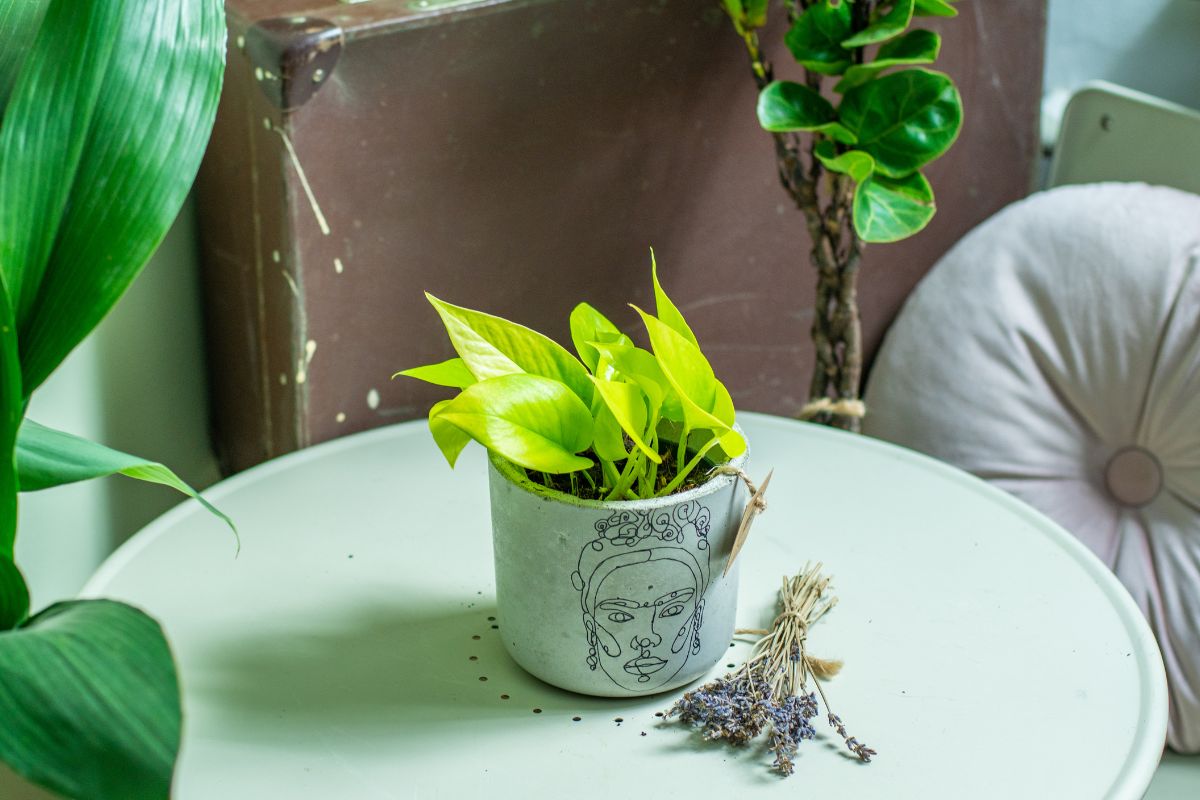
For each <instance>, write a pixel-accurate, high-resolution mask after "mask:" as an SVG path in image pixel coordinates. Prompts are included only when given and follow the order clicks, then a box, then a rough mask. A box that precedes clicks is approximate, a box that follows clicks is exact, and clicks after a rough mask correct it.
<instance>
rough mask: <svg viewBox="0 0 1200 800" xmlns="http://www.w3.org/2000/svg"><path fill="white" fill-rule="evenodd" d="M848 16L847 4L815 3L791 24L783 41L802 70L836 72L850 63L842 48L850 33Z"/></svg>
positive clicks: (848, 54) (824, 73)
mask: <svg viewBox="0 0 1200 800" xmlns="http://www.w3.org/2000/svg"><path fill="white" fill-rule="evenodd" d="M850 18H851V12H850V4H849V3H839V4H837V5H836V6H835V5H830V4H829V3H824V2H822V3H815V4H813V5H811V6H809V8H808V10H807V11H805V12H804V13H803V14H801V15H800V17H799V18H797V19H796V21H795V22H794V23H792V27H791V29H789V30H788V32H787V35H786V36H785V37H784V42H785V43H786V44H787V47H788V50H790V51H791V52H792V56H793V57H794V58H795V59H796V60H797V61H798V62H800V64H801V65H802V66H804V67H805V68H806V69H809V70H812V71H813V72H819V73H821V74H823V75H839V74H841V73H842V72H843V71H844V70H845V69H846V67H848V66H850V58H851V53H850V51H849V50H847V49H846V48H844V47H842V40H843V39H845V38H846V37H847V36H849V35H850V29H851V22H850Z"/></svg>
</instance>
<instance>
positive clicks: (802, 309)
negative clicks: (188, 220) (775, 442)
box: [198, 0, 1045, 471]
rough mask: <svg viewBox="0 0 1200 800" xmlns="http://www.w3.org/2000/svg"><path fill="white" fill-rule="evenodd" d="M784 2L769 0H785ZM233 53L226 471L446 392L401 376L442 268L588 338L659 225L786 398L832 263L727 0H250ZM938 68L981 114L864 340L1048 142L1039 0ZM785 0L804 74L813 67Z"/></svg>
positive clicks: (225, 284)
mask: <svg viewBox="0 0 1200 800" xmlns="http://www.w3.org/2000/svg"><path fill="white" fill-rule="evenodd" d="M773 5H774V4H773ZM227 7H228V11H229V18H230V29H231V33H230V52H229V70H228V74H227V78H226V85H225V93H224V97H223V98H222V103H221V109H220V114H219V117H218V120H217V126H216V130H215V132H214V134H213V140H212V145H211V147H210V149H209V153H208V157H207V159H206V161H205V164H204V168H203V170H202V172H201V176H200V180H199V185H198V192H199V201H200V202H199V208H200V222H201V228H202V252H203V260H204V285H205V295H206V321H207V326H206V327H207V338H208V354H209V363H210V379H211V387H212V400H213V416H214V430H215V437H216V444H217V450H218V453H219V455H220V457H221V460H222V463H223V466H224V468H225V470H226V471H237V470H240V469H243V468H245V467H248V466H251V465H253V464H256V463H258V462H260V461H263V460H264V459H267V458H270V457H272V456H276V455H279V454H281V453H285V452H288V451H291V450H295V449H297V448H300V447H304V446H306V445H309V444H313V443H316V442H320V441H323V440H326V439H330V438H333V437H336V436H340V435H343V434H346V433H350V432H352V431H358V430H363V429H366V428H370V427H373V426H376V425H381V424H384V423H388V422H395V421H399V420H403V419H408V418H412V417H418V416H421V415H423V414H424V413H425V412H426V410H427V408H428V406H429V405H430V404H431V403H432V402H433V401H434V400H435V399H438V398H439V397H442V396H445V393H444V392H440V391H438V390H437V389H436V388H433V387H427V386H424V385H422V384H419V383H417V382H416V381H411V380H404V379H398V380H396V381H391V380H389V376H390V375H391V374H392V373H393V372H395V371H396V370H398V369H402V368H404V367H409V366H414V365H417V364H423V363H427V362H432V361H437V360H441V359H443V358H447V357H449V355H450V350H449V346H448V344H447V342H446V338H445V336H444V334H443V333H442V331H441V328H440V325H439V323H438V320H437V317H436V315H435V314H434V312H433V310H432V309H431V308H430V307H429V306H428V304H427V303H426V301H425V299H424V296H423V294H422V292H423V291H424V290H428V291H430V292H432V293H434V294H436V295H438V296H440V297H442V298H444V299H446V300H449V301H452V302H455V303H459V304H462V305H467V306H471V307H475V308H480V309H484V310H487V311H490V312H493V313H497V314H500V315H503V316H507V317H509V318H511V319H514V320H517V321H520V322H522V323H524V324H527V325H529V326H531V327H534V328H536V329H538V330H541V331H544V332H546V333H548V334H550V335H552V336H554V337H556V338H558V339H560V340H561V341H567V315H568V314H569V312H570V310H571V308H572V306H573V305H574V304H575V303H576V302H578V301H579V300H587V301H589V302H591V303H592V304H593V305H595V306H597V307H599V308H600V309H601V310H602V311H604V312H606V313H607V314H609V315H610V316H611V317H612V318H613V319H614V321H616V322H617V323H618V324H619V325H622V326H624V327H627V328H628V329H630V330H636V329H638V328H639V327H640V326H639V325H635V319H636V317H635V315H634V314H633V312H632V311H630V310H629V309H628V308H627V307H626V305H625V304H626V303H627V302H628V301H635V302H638V303H639V304H646V303H649V302H651V297H650V276H649V257H648V248H649V247H650V246H653V247H654V248H655V251H656V253H657V255H658V260H659V265H660V270H661V275H662V278H663V281H664V283H665V284H666V286H667V288H668V290H669V291H670V292H671V293H672V294H673V295H674V297H675V299H676V301H677V302H678V303H679V305H680V306H681V307H682V308H683V310H684V312H685V313H686V314H688V315H689V319H690V320H691V322H692V324H693V327H694V328H695V329H696V331H697V334H698V336H699V337H700V340H701V344H702V345H703V346H704V348H705V350H706V351H707V352H708V354H709V355H710V357H711V359H712V361H713V362H714V366H715V367H716V369H717V372H718V375H720V376H721V377H722V378H723V379H724V380H725V381H726V383H727V384H728V385H729V387H730V390H731V392H732V394H733V397H734V400H735V402H736V403H737V405H738V407H739V408H742V409H750V410H761V411H770V412H777V413H781V414H791V413H795V411H796V410H797V409H798V408H799V407H800V405H802V403H803V402H804V400H805V399H806V398H805V391H806V387H807V384H808V377H809V375H808V373H809V370H810V369H811V364H812V356H811V352H810V346H809V333H808V328H809V324H810V320H811V317H812V287H813V284H814V280H815V279H814V276H813V271H812V269H811V267H810V266H809V263H808V255H807V250H808V242H807V238H806V235H805V233H804V225H803V222H802V219H801V217H800V214H799V212H798V211H796V210H795V209H794V208H792V207H790V206H789V204H788V201H787V198H786V196H785V194H784V192H783V190H782V189H781V188H780V187H779V186H778V183H777V179H776V176H775V166H774V161H773V155H772V144H771V140H770V137H769V136H768V135H767V134H766V133H764V132H763V131H761V130H760V129H759V127H758V125H757V122H756V121H755V116H754V106H755V89H754V84H753V81H752V80H751V78H750V76H749V73H748V67H747V64H746V58H745V54H744V52H743V51H742V49H741V46H740V43H739V41H738V40H737V38H736V36H735V35H734V34H733V32H732V30H731V29H730V26H729V23H728V21H727V20H726V19H725V18H724V16H723V15H722V13H721V11H720V9H719V6H718V0H478V1H476V2H462V1H461V0H460V1H459V2H446V0H413V1H412V2H409V1H408V0H373V1H371V2H362V3H354V4H345V3H343V4H333V3H331V2H330V1H329V0H324V2H323V3H322V2H321V0H228V3H227ZM960 8H961V11H962V13H961V14H960V16H959V17H958V18H957V19H952V20H946V21H942V20H930V21H928V24H929V25H930V26H932V27H936V28H938V29H940V30H942V32H943V33H944V35H945V44H944V46H943V54H942V57H941V59H940V61H939V67H940V68H941V69H944V70H946V71H948V72H950V73H951V74H952V75H953V76H954V77H955V79H956V80H957V81H958V83H959V85H960V87H961V89H962V93H963V100H964V104H965V107H966V124H965V127H964V130H963V134H962V139H961V140H960V141H959V143H958V144H957V145H956V146H955V147H954V149H953V150H952V151H951V152H950V153H949V155H947V156H946V157H944V158H943V159H942V160H940V161H939V162H937V164H936V165H934V167H933V169H932V170H931V175H930V177H931V180H932V182H933V185H934V188H935V190H936V192H937V196H938V204H939V208H940V212H939V214H938V216H937V217H936V219H935V220H934V222H933V223H932V225H931V226H930V227H929V229H928V230H926V231H925V232H923V233H922V234H921V235H919V236H918V237H916V238H915V239H913V240H910V241H908V242H905V243H903V244H900V245H893V246H875V247H871V248H869V249H868V252H867V256H866V260H865V267H864V270H863V274H862V290H861V305H862V311H863V320H864V326H865V341H866V343H867V350H868V355H869V354H870V353H871V352H873V351H874V348H875V346H876V345H877V344H878V342H879V339H880V337H881V335H882V333H883V331H884V329H885V327H886V325H887V324H888V322H889V321H890V319H891V318H892V316H893V314H894V313H895V312H896V310H897V309H898V307H899V305H900V303H901V302H902V300H903V298H904V297H905V295H906V294H907V293H908V291H909V290H910V289H911V287H912V286H913V284H914V283H915V282H916V281H917V280H918V279H919V278H920V276H921V275H922V274H924V272H925V271H926V270H927V269H928V268H929V267H930V266H931V265H932V264H933V263H934V261H935V260H936V259H937V258H938V257H939V256H940V255H941V254H942V253H943V252H944V251H945V250H946V249H947V248H948V247H949V246H950V245H951V244H952V243H953V242H955V241H956V240H957V239H958V238H959V237H960V236H961V235H962V234H964V233H965V232H966V231H967V230H968V229H969V228H971V227H972V226H973V225H975V224H976V223H978V222H979V221H981V220H982V219H984V218H985V217H987V216H988V215H990V214H992V213H993V212H994V211H996V210H997V209H999V208H1000V207H1001V206H1003V205H1005V204H1006V203H1009V202H1011V201H1012V200H1015V199H1017V198H1019V197H1022V196H1024V195H1025V194H1026V193H1027V192H1028V190H1029V188H1030V186H1031V183H1032V176H1033V173H1034V167H1035V160H1036V158H1037V143H1036V118H1037V109H1038V99H1039V93H1040V86H1041V73H1042V41H1043V30H1044V26H1045V14H1044V7H1043V0H1006V2H995V1H994V0H965V2H963V3H961V4H960ZM782 16H783V15H782V14H781V13H779V12H776V14H775V17H776V23H775V25H774V28H775V30H774V31H773V32H770V33H768V34H767V35H766V37H765V38H766V40H768V41H769V42H770V43H771V50H772V51H773V53H774V60H775V62H776V65H777V71H778V73H779V75H780V77H787V76H788V75H790V74H794V73H795V70H794V69H793V67H794V64H791V63H790V57H788V56H787V54H786V52H785V51H784V50H783V48H782V46H781V39H782V36H781V35H780V29H779V22H782V20H781V19H780V18H781V17H782Z"/></svg>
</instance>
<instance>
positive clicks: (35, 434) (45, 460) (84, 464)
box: [17, 419, 237, 535]
mask: <svg viewBox="0 0 1200 800" xmlns="http://www.w3.org/2000/svg"><path fill="white" fill-rule="evenodd" d="M117 473H120V474H121V475H125V476H128V477H130V478H136V479H137V480H140V481H147V482H149V483H158V484H161V485H163V486H169V487H170V488H172V489H175V490H176V491H179V492H182V493H183V494H185V495H187V496H188V497H191V498H194V499H196V500H199V501H200V504H201V505H202V506H204V507H205V508H206V509H208V510H209V511H210V512H211V513H213V514H214V515H216V516H217V517H220V518H221V519H222V520H224V522H225V524H226V525H228V526H229V529H230V530H232V531H233V532H234V535H236V534H237V527H235V526H234V524H233V521H232V520H231V519H229V517H227V516H225V515H224V514H222V513H221V512H220V511H218V510H217V509H216V508H214V507H213V505H212V504H211V503H209V502H208V501H207V500H205V499H204V498H203V497H201V496H200V494H199V493H198V492H197V491H196V490H195V489H193V488H192V487H190V486H188V485H187V484H186V483H184V482H183V481H181V480H180V479H179V476H177V475H176V474H175V473H174V472H172V471H171V470H169V469H167V468H166V467H164V466H163V465H162V464H159V463H157V462H154V461H146V460H145V459H142V458H138V457H137V456H131V455H129V454H128V453H122V452H120V451H118V450H113V449H111V448H108V447H105V446H104V445H102V444H96V443H95V442H89V441H88V440H87V439H81V438H79V437H78V436H73V435H71V434H69V433H63V432H62V431H56V430H54V429H53V428H47V427H46V426H45V425H39V424H38V423H36V422H34V421H33V420H31V419H27V420H25V421H24V423H22V425H21V430H20V433H19V434H18V435H17V476H18V482H19V485H20V488H21V491H23V492H33V491H38V490H39V489H48V488H50V487H52V486H61V485H63V484H67V483H75V482H76V481H82V480H88V479H90V478H102V477H105V476H107V475H115V474H117Z"/></svg>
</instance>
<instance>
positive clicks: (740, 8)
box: [721, 0, 963, 430]
mask: <svg viewBox="0 0 1200 800" xmlns="http://www.w3.org/2000/svg"><path fill="white" fill-rule="evenodd" d="M953 2H956V0H784V2H783V3H782V4H781V5H782V7H783V8H782V10H781V13H786V15H787V32H786V34H785V35H784V44H785V45H786V47H787V50H788V51H789V52H790V53H791V55H792V57H793V58H794V59H795V61H796V62H797V64H798V65H799V67H800V68H801V70H802V73H803V80H802V81H789V80H776V79H775V74H774V69H773V67H772V65H771V63H770V62H769V61H768V60H767V59H766V57H765V56H764V54H763V52H762V48H761V45H760V41H759V31H760V30H761V29H762V28H763V27H764V26H766V24H767V18H768V10H769V9H768V5H769V4H768V2H767V0H721V4H722V7H723V8H724V9H725V12H726V13H727V14H728V16H729V18H730V19H731V20H732V22H733V26H734V29H735V30H736V32H737V34H738V36H739V37H740V38H741V40H742V42H743V44H744V45H745V48H746V52H747V53H748V54H749V56H750V65H751V70H752V73H753V76H754V80H755V82H756V83H757V84H758V87H759V95H758V105H757V113H758V121H759V124H760V125H761V126H762V127H763V129H765V130H766V131H769V132H770V133H771V134H772V135H773V137H774V140H775V154H776V161H777V166H778V171H779V177H780V180H781V182H782V183H783V186H784V188H785V189H786V190H787V192H788V194H789V195H790V196H791V198H792V199H793V201H794V202H795V203H796V205H797V207H798V208H799V209H800V211H801V212H803V215H804V218H805V221H806V224H807V228H808V234H809V238H810V240H811V242H812V251H811V258H812V262H813V264H814V266H815V267H816V268H817V275H818V278H817V292H816V309H815V312H816V313H815V315H814V320H813V329H812V335H813V343H814V345H815V350H816V364H815V367H814V370H813V377H812V381H811V383H810V386H809V403H808V405H807V406H806V407H805V410H804V411H802V412H801V415H802V416H812V417H815V418H816V419H817V420H818V421H821V422H825V423H828V424H832V425H836V426H838V427H843V428H848V429H851V430H857V429H858V425H859V417H860V416H861V413H862V412H861V408H860V406H861V404H859V403H858V402H857V401H858V397H859V390H860V387H859V383H860V380H861V376H862V335H861V332H860V325H859V315H858V305H857V300H856V294H857V280H858V265H859V260H860V258H861V254H862V246H863V244H864V243H887V242H896V241H899V240H901V239H905V238H908V237H910V236H913V235H914V234H916V233H918V232H919V231H921V230H922V229H923V228H924V227H925V226H926V225H928V224H929V221H930V220H931V219H932V218H933V215H934V211H935V204H934V196H933V188H932V187H931V186H930V184H929V180H928V179H927V178H926V177H925V175H924V174H923V173H922V170H923V169H924V168H925V167H926V166H927V165H928V164H929V163H930V162H932V161H934V160H935V159H937V158H938V157H940V156H941V155H942V154H943V153H945V152H946V151H947V150H948V149H949V148H950V146H951V145H952V144H953V143H954V141H955V139H956V138H957V137H958V133H959V129H960V128H961V126H962V115H963V112H962V101H961V98H960V97H959V93H958V89H957V88H956V87H955V85H954V81H953V80H952V79H951V78H950V77H949V76H948V75H946V74H944V73H941V72H937V71H935V70H933V69H930V68H929V65H931V64H933V63H934V62H935V61H936V60H937V57H938V53H939V51H940V50H941V43H942V42H941V37H940V36H939V35H938V34H937V33H935V32H934V31H931V30H925V29H923V28H914V27H912V25H913V22H914V20H915V19H917V18H920V17H953V16H955V15H956V14H957V13H958V12H957V11H956V9H955V8H954V6H953V5H952V3H953ZM830 82H831V83H830ZM827 88H828V89H830V91H826V89H827Z"/></svg>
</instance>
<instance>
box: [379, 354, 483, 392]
mask: <svg viewBox="0 0 1200 800" xmlns="http://www.w3.org/2000/svg"><path fill="white" fill-rule="evenodd" d="M399 375H403V376H404V377H406V378H416V379H417V380H419V381H425V382H426V383H432V384H434V385H435V386H450V387H452V388H455V389H465V388H467V387H468V386H470V385H471V384H472V383H475V376H474V375H472V374H471V370H469V369H467V362H465V361H463V360H462V359H461V358H451V359H448V360H446V361H442V362H441V363H438V364H429V365H428V366H424V367H413V368H412V369H403V370H400V371H399V372H397V373H396V374H395V375H393V376H392V378H396V377H397V376H399Z"/></svg>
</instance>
